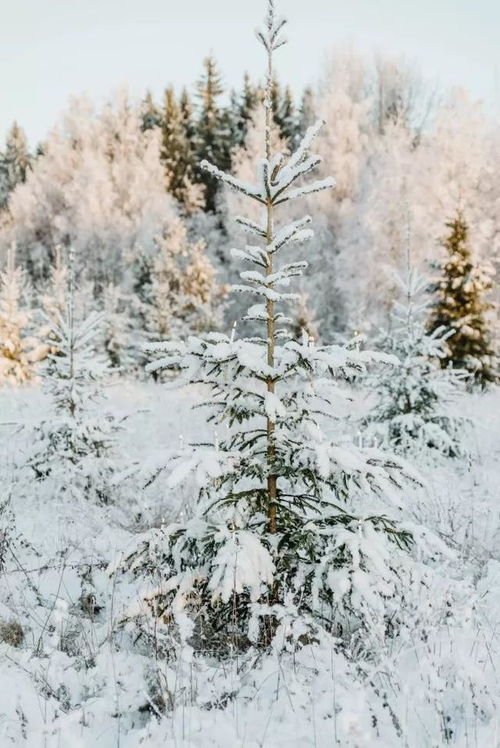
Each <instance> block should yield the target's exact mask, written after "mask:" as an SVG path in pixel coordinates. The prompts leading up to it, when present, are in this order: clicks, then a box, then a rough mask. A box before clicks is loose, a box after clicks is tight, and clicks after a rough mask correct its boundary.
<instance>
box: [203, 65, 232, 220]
mask: <svg viewBox="0 0 500 748" xmlns="http://www.w3.org/2000/svg"><path fill="white" fill-rule="evenodd" d="M196 88H197V95H198V100H199V113H198V119H197V130H196V136H197V159H198V163H200V162H201V161H202V160H203V159H208V160H209V161H211V162H212V163H215V164H217V166H218V167H219V168H221V169H224V168H227V166H228V163H229V151H230V145H229V143H228V138H227V134H228V128H227V120H226V114H225V112H224V109H223V108H222V107H221V106H220V104H219V99H220V97H221V96H222V94H223V93H224V87H223V85H222V79H221V76H220V74H219V71H218V69H217V63H216V61H215V58H214V57H213V56H212V55H210V56H209V57H206V58H205V60H204V61H203V75H202V76H201V78H200V79H199V81H198V83H197V86H196ZM198 179H199V181H201V182H202V183H203V184H204V185H205V205H206V210H208V211H212V212H214V211H215V209H216V195H217V181H216V180H215V179H214V177H213V176H212V175H211V174H207V173H205V172H203V171H199V172H198Z"/></svg>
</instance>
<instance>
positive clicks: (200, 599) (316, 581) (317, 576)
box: [125, 0, 411, 653]
mask: <svg viewBox="0 0 500 748" xmlns="http://www.w3.org/2000/svg"><path fill="white" fill-rule="evenodd" d="M284 23H285V22H284V20H280V19H278V18H277V17H276V15H275V11H274V3H273V2H272V0H269V3H268V15H267V18H266V26H265V30H264V31H261V32H259V34H258V38H259V40H260V41H261V43H262V44H263V46H264V48H265V50H266V56H267V61H268V71H267V86H266V96H265V108H266V129H265V135H264V139H265V157H264V158H263V159H262V160H261V161H260V163H259V166H258V170H257V181H256V182H253V183H251V182H243V181H241V180H238V179H236V178H234V177H232V176H230V175H229V174H227V173H225V172H222V171H221V170H220V169H218V168H217V167H216V166H215V165H213V164H211V163H209V162H208V161H205V162H204V163H203V168H204V169H206V170H207V171H208V172H209V173H211V174H212V175H213V176H214V177H217V178H218V179H220V180H221V181H222V182H223V183H225V184H226V185H228V186H229V187H232V188H234V189H235V190H237V191H238V192H240V193H242V194H243V195H245V196H246V197H247V198H248V201H249V202H251V201H253V202H255V203H257V204H258V205H259V206H260V207H261V216H260V220H258V221H254V220H250V219H247V218H243V217H240V218H238V219H237V220H238V222H239V223H240V225H241V226H243V227H244V228H245V229H246V230H247V231H248V233H249V234H250V235H251V237H252V244H250V245H248V246H247V247H246V248H245V249H242V250H234V254H235V255H236V256H237V257H238V258H239V259H241V260H243V261H244V262H246V263H249V264H250V266H253V269H252V270H246V271H244V272H242V273H241V279H242V281H243V284H242V285H239V286H236V287H235V288H234V290H235V291H237V292H241V293H245V294H246V293H248V294H250V295H251V296H252V297H253V298H254V299H255V301H256V302H257V303H256V304H255V305H253V306H251V307H250V309H249V310H248V314H247V318H248V319H250V320H252V321H253V322H255V323H257V324H259V325H260V326H261V328H263V332H262V334H261V335H260V336H259V337H254V338H251V339H250V338H241V339H240V338H238V337H237V336H236V334H235V332H234V331H233V334H232V335H231V336H227V335H223V334H212V335H208V336H206V337H205V338H195V337H192V338H189V340H188V341H187V342H186V343H185V344H179V343H175V342H167V343H158V344H157V345H155V346H151V350H152V351H154V352H155V353H156V354H159V355H160V356H162V358H161V359H160V360H158V361H156V362H155V363H153V364H151V365H150V367H149V368H150V371H159V370H163V369H167V370H168V369H171V370H174V371H178V370H181V371H183V372H184V374H185V379H186V381H187V382H190V383H202V384H204V385H205V386H206V387H208V388H209V390H210V392H211V397H210V401H209V403H207V404H206V405H207V406H210V408H211V412H212V415H211V419H212V420H213V422H214V423H215V424H217V429H221V430H220V431H219V435H217V433H216V436H215V440H214V443H213V444H195V445H191V446H189V447H186V448H183V449H181V450H179V451H175V452H173V453H172V454H171V455H170V460H169V461H168V467H169V468H170V469H171V471H172V472H171V474H170V477H169V480H168V485H169V487H170V488H172V489H176V490H177V487H178V486H180V485H181V484H187V485H192V486H193V491H196V493H197V495H198V505H197V509H196V513H195V517H194V518H193V519H192V520H189V521H188V522H187V523H182V524H171V525H169V526H167V527H164V528H161V529H160V530H158V531H153V533H152V535H151V536H150V537H149V538H147V539H146V540H145V541H144V542H142V541H141V544H140V546H139V548H138V550H137V552H134V553H133V554H132V555H131V557H130V558H129V559H128V560H127V561H126V564H125V565H126V566H132V567H133V569H134V571H135V573H137V574H143V573H144V572H152V574H153V577H155V575H156V574H157V573H158V570H159V569H160V570H161V572H160V573H161V578H162V579H163V580H165V581H162V583H161V585H160V587H159V588H156V589H155V591H153V592H152V593H151V594H150V595H149V596H148V600H147V604H148V608H149V609H150V610H151V611H152V613H153V615H155V616H156V617H159V618H161V620H168V619H169V618H170V619H171V618H173V619H174V620H175V621H176V622H177V623H178V624H180V626H181V634H182V636H183V638H184V639H186V638H187V639H188V640H190V641H191V643H193V644H194V645H195V646H196V645H197V646H200V647H202V648H203V649H205V650H206V649H209V648H215V649H216V650H217V651H218V652H219V653H220V652H228V651H231V648H234V649H239V648H240V647H245V646H248V644H249V643H250V642H253V643H255V644H257V645H261V646H262V645H263V646H266V645H268V644H269V643H270V642H271V641H272V640H273V639H274V634H275V633H276V631H277V627H279V626H280V625H282V628H281V634H282V635H283V636H282V637H281V641H283V639H287V638H288V637H290V638H291V639H292V640H294V641H295V642H297V641H298V640H300V638H301V637H303V636H304V635H307V634H309V635H310V634H311V632H314V631H317V630H318V629H319V628H323V629H326V630H328V631H336V632H339V631H341V630H342V626H347V627H348V626H349V623H348V616H349V615H354V616H355V617H356V620H357V621H358V624H357V625H360V624H361V625H363V624H365V625H366V626H367V627H373V628H374V629H377V630H378V631H379V632H380V631H381V630H385V623H384V622H383V621H384V609H385V605H386V602H387V601H388V600H389V599H390V597H391V594H392V592H393V591H394V590H395V585H396V584H397V574H396V572H395V570H394V564H393V562H392V560H393V559H394V555H395V554H398V553H402V548H403V547H405V546H407V545H408V544H409V543H410V540H411V539H410V537H409V535H408V533H407V532H405V531H404V530H402V529H398V527H397V517H396V519H395V520H391V519H389V518H388V516H387V512H388V511H391V512H392V513H393V515H394V513H395V514H396V515H397V514H398V512H397V511H396V510H395V509H394V507H393V506H392V508H391V509H389V507H391V500H392V499H390V498H389V497H388V494H389V493H392V490H391V489H394V490H397V489H398V488H401V487H402V486H403V485H405V481H407V480H410V479H411V471H409V469H408V468H407V467H405V466H404V464H403V463H402V462H399V461H398V460H397V459H396V458H393V457H389V456H387V455H384V454H383V453H381V452H379V451H377V450H373V449H365V450H363V449H360V448H358V447H356V446H355V445H354V444H353V442H352V440H351V439H350V438H349V435H348V434H346V433H345V428H344V427H345V422H344V419H343V418H342V412H343V406H342V403H343V402H344V403H345V400H346V398H347V399H348V395H347V393H346V392H345V391H344V389H343V388H342V385H341V383H340V380H342V379H343V378H345V377H347V376H349V375H350V374H353V373H356V372H362V371H363V370H364V368H365V364H366V363H367V362H371V361H373V360H376V359H377V354H370V353H367V352H359V351H358V350H356V349H349V348H347V347H340V346H321V347H319V346H318V347H316V346H315V345H314V343H313V342H312V341H310V340H309V338H308V336H307V334H306V335H303V336H302V339H301V341H299V342H297V341H293V340H291V336H290V333H289V332H288V331H287V325H288V323H289V320H287V319H286V318H284V316H283V314H282V313H281V312H280V311H279V307H280V305H281V304H283V303H290V302H296V301H297V296H296V295H295V294H292V293H289V292H288V291H285V292H283V291H282V290H281V288H282V287H285V289H286V287H288V286H289V284H290V281H291V280H292V279H293V278H295V277H297V276H300V275H301V273H302V271H303V269H304V268H305V266H306V264H307V263H305V262H292V263H286V262H285V264H278V263H277V258H278V257H279V256H280V253H281V252H283V251H284V250H285V249H290V245H291V244H294V243H297V242H299V243H300V242H303V241H306V240H307V239H309V238H310V237H311V235H312V232H311V230H310V229H309V228H308V226H309V223H310V221H311V219H310V218H309V216H304V217H303V218H301V219H299V220H296V221H294V222H293V223H291V224H288V225H283V226H278V225H277V224H276V211H277V208H278V206H281V205H283V204H284V203H287V202H288V201H292V200H297V199H299V198H301V197H303V196H305V195H310V194H312V193H316V192H319V191H321V190H324V189H328V188H331V187H332V186H333V180H332V179H324V180H320V181H315V182H312V183H309V184H307V183H304V182H303V181H302V180H303V178H304V177H305V176H306V175H307V174H309V173H310V172H311V171H312V170H313V169H314V168H315V167H316V166H317V165H318V163H319V160H320V159H319V158H318V157H316V156H314V155H310V148H311V144H312V141H313V138H314V137H315V135H316V134H317V132H318V130H319V129H320V127H321V123H318V124H317V125H315V126H314V127H312V128H310V129H309V130H308V131H307V133H306V135H305V137H304V139H303V140H302V142H301V144H300V145H299V147H298V149H297V150H296V151H295V152H294V153H293V154H292V155H291V156H290V157H288V158H285V156H283V155H282V154H279V153H274V152H273V151H272V149H271V124H272V118H273V112H272V106H271V87H272V81H273V56H274V52H275V51H276V50H277V49H278V48H279V47H281V46H282V44H283V43H284V40H283V38H282V35H281V32H282V28H283V25H284ZM299 180H300V185H301V186H296V185H297V182H298V181H299ZM382 359H384V357H383V356H382ZM324 418H326V419H328V418H330V419H331V426H332V432H335V436H333V437H332V435H331V433H332V432H330V434H329V435H328V436H327V435H326V433H325V432H324V431H323V430H322V426H321V423H322V422H323V419H324ZM391 559H392V560H391ZM158 625H161V622H158Z"/></svg>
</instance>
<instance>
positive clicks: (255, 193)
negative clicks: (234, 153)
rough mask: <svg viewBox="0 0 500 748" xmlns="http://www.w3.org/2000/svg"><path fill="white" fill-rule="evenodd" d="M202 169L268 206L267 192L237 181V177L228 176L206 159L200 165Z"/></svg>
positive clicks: (239, 180)
mask: <svg viewBox="0 0 500 748" xmlns="http://www.w3.org/2000/svg"><path fill="white" fill-rule="evenodd" d="M200 168H201V169H203V171H206V172H208V174H211V175H212V176H213V177H215V178H216V179H219V180H220V181H221V182H224V183H225V184H227V185H229V186H230V187H232V188H233V189H234V190H237V191H238V192H242V193H243V194H244V195H246V196H247V197H251V198H253V199H254V200H258V201H259V202H260V203H263V204H264V205H265V204H266V200H265V192H263V191H262V188H259V187H256V186H255V185H252V184H249V183H248V182H243V181H242V180H241V179H237V178H236V177H233V176H232V175H231V174H227V172H225V171H222V170H221V169H219V168H218V167H217V166H215V165H214V164H211V163H210V161H207V160H206V159H203V161H201V163H200Z"/></svg>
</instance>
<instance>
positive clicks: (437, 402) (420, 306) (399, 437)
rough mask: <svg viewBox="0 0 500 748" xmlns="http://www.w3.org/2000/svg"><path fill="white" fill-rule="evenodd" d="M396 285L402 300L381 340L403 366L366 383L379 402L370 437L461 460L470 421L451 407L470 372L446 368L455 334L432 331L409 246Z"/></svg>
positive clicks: (370, 418) (424, 285) (367, 425)
mask: <svg viewBox="0 0 500 748" xmlns="http://www.w3.org/2000/svg"><path fill="white" fill-rule="evenodd" d="M396 284H397V286H398V287H399V290H400V298H401V301H396V302H395V303H394V307H393V312H392V315H391V326H390V328H389V329H388V330H386V331H385V332H384V333H383V334H382V335H381V336H380V337H379V339H378V341H377V342H378V347H380V349H381V350H383V351H385V352H386V353H389V354H393V355H395V356H396V357H397V358H398V359H399V362H400V365H399V366H389V367H380V368H379V369H377V370H375V371H373V372H370V373H369V374H368V376H367V377H366V379H365V385H366V386H367V388H368V390H369V391H371V392H375V393H376V395H377V398H378V400H377V403H376V405H375V406H374V407H373V408H372V410H370V412H369V413H368V414H367V416H366V417H365V418H364V420H363V426H364V438H368V440H369V441H371V442H373V441H374V442H375V443H377V444H379V445H381V446H382V447H384V448H387V449H392V450H394V451H395V452H397V453H398V454H403V455H407V456H408V455H417V454H418V455H419V456H421V457H424V458H425V457H426V456H429V455H431V454H438V453H439V454H442V455H445V456H447V457H457V456H460V455H462V454H463V451H464V448H463V436H464V428H465V427H466V425H467V423H466V420H465V419H463V418H460V417H459V416H458V415H451V414H450V406H451V404H452V402H453V401H454V400H456V398H457V397H458V396H459V395H460V389H461V386H462V385H463V379H464V376H465V375H466V372H459V371H457V370H454V369H450V368H447V369H442V368H441V367H440V364H439V361H440V360H441V358H442V357H444V356H445V351H446V346H447V341H448V338H449V335H450V332H449V330H446V329H445V328H443V327H441V328H437V329H435V330H434V331H433V332H432V333H431V332H429V331H428V330H427V329H426V317H427V312H428V306H429V298H428V295H427V289H428V280H427V279H426V278H424V277H422V276H421V275H419V273H418V272H417V271H416V270H415V268H414V267H412V263H411V257H410V250H409V246H408V251H407V259H406V269H405V272H404V273H403V274H401V275H399V276H396ZM455 412H456V409H455Z"/></svg>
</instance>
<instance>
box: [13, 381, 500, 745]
mask: <svg viewBox="0 0 500 748" xmlns="http://www.w3.org/2000/svg"><path fill="white" fill-rule="evenodd" d="M108 394H109V401H110V404H111V406H112V410H113V412H114V413H115V415H116V416H117V417H119V418H121V417H126V420H125V421H124V422H123V426H124V429H123V431H122V432H121V433H120V435H119V450H118V452H119V462H120V466H121V470H122V471H123V475H124V478H123V489H122V491H121V494H122V499H121V501H120V502H119V503H117V504H115V505H112V506H98V505H95V504H89V503H86V502H83V503H82V502H80V503H78V502H75V503H67V502H60V501H59V502H58V501H57V500H55V499H54V497H53V494H51V492H50V491H48V490H47V489H46V488H45V489H44V487H43V485H41V484H36V483H35V482H34V481H33V480H32V479H30V477H29V476H28V475H26V474H25V473H24V472H23V471H22V470H19V469H17V468H16V465H18V464H20V463H22V460H23V455H24V454H25V452H26V450H27V449H29V440H30V436H29V435H30V430H31V428H32V427H33V425H34V424H35V423H37V422H38V421H39V420H40V418H41V417H42V416H43V413H44V410H46V408H47V403H46V401H45V399H44V397H43V396H42V394H41V393H40V390H39V388H38V387H37V386H36V385H35V386H32V387H27V388H18V389H12V390H9V389H5V388H4V389H2V390H0V414H1V418H0V428H1V442H0V445H1V446H0V449H1V456H0V464H1V469H2V475H1V485H2V504H3V510H2V533H3V534H2V536H1V538H2V547H3V551H4V553H3V558H4V566H3V568H2V573H1V577H0V580H1V591H0V600H1V607H0V637H1V639H2V643H1V644H0V668H1V669H0V691H1V693H2V703H1V707H0V744H1V745H2V746H8V745H16V746H21V745H23V746H24V745H26V746H33V748H39V747H40V746H47V748H52V747H53V746H54V747H55V746H64V748H76V747H77V746H96V748H100V747H101V746H102V747H103V748H111V747H115V746H121V747H122V748H129V747H130V748H131V747H132V746H140V745H147V746H200V747H201V746H248V748H250V747H252V748H253V747H255V748H256V747H257V746H268V747H269V748H274V747H276V748H278V746H283V747H284V746H297V747H299V746H318V747H319V748H323V747H324V748H326V747H327V746H334V745H339V746H352V747H353V748H355V747H357V748H361V747H364V746H366V747H368V746H370V747H371V746H380V747H381V748H391V747H392V746H409V747H411V748H413V747H415V748H422V747H424V746H425V747H426V746H429V748H430V747H431V746H432V747H434V746H443V745H454V746H455V745H456V746H464V747H470V748H486V747H490V746H491V747H493V746H498V745H500V710H499V708H500V683H499V665H500V656H499V655H500V628H499V627H500V551H499V548H500V545H499V540H500V519H499V506H500V502H499V498H500V497H499V490H498V486H499V478H500V439H499V434H500V392H499V391H498V390H496V391H491V392H490V393H487V394H484V395H474V396H472V395H469V396H467V397H466V399H465V401H464V402H463V403H462V404H461V408H463V409H464V410H465V411H466V412H467V415H469V416H470V418H471V419H472V421H473V428H472V430H471V432H470V435H469V437H468V444H467V447H468V451H469V454H470V456H469V458H468V459H466V460H460V461H457V460H453V459H447V460H445V459H442V460H440V461H439V462H438V463H436V464H434V465H433V466H429V465H425V466H421V469H422V472H424V473H425V476H424V477H425V479H426V486H425V488H424V489H418V490H412V491H409V492H408V493H407V495H406V496H405V501H406V502H408V505H409V506H410V508H411V514H412V515H413V516H414V517H415V520H416V521H418V522H419V523H421V524H422V525H424V526H426V527H427V528H429V529H430V530H431V531H433V532H434V533H435V534H436V536H437V538H438V539H439V540H440V542H441V543H442V546H438V545H437V544H436V543H437V541H432V543H430V544H429V545H430V547H429V550H428V552H427V553H423V555H422V558H421V559H418V558H417V559H416V563H415V565H414V566H413V567H412V569H413V570H412V578H411V579H409V580H408V584H409V589H408V594H407V595H406V597H405V609H404V610H401V611H400V612H399V622H398V625H397V626H395V631H396V633H395V635H394V636H392V637H391V636H389V637H388V636H384V637H381V639H380V641H378V642H375V641H374V642H371V643H368V646H364V647H363V648H360V649H359V651H358V650H357V649H356V642H355V641H353V647H352V648H349V647H335V646H334V642H333V640H330V641H329V642H326V641H325V642H322V641H317V642H314V643H310V642H306V643H305V644H304V646H303V647H301V648H300V649H299V651H297V652H287V651H286V649H285V650H284V651H281V652H279V653H278V652H276V653H264V652H262V651H261V652H258V651H250V652H244V653H241V654H240V655H238V657H236V658H233V659H227V660H226V661H224V660H223V661H220V660H219V661H217V660H216V659H215V658H211V657H210V656H209V654H207V655H206V656H204V655H203V654H200V653H193V651H192V650H191V649H190V648H189V647H185V649H184V650H183V651H180V652H179V651H178V652H177V655H176V657H175V658H171V659H169V658H168V657H167V658H166V659H158V660H156V661H155V659H154V657H151V656H150V655H148V653H147V651H146V649H145V648H144V646H143V643H142V642H141V641H135V640H134V637H133V636H132V635H131V631H130V629H127V627H126V626H124V625H122V624H123V620H124V618H125V617H126V616H127V615H128V611H130V610H131V609H133V608H134V606H137V605H140V604H141V603H140V598H139V593H138V588H136V586H135V585H136V583H135V582H133V581H131V580H130V578H129V577H127V576H125V575H122V574H120V573H115V572H114V571H113V570H114V569H115V568H116V566H117V564H118V562H119V559H120V558H122V557H123V556H124V555H126V554H127V549H128V548H129V547H131V546H133V545H134V542H135V540H136V538H137V535H138V533H139V532H141V531H143V530H144V529H146V528H149V527H152V526H160V525H162V524H163V525H165V524H168V523H169V522H171V521H175V520H176V519H178V518H179V517H180V516H183V515H189V513H190V505H189V497H188V496H186V495H183V494H182V493H180V492H179V491H178V490H169V489H168V487H167V486H166V485H165V483H162V481H161V479H160V480H158V481H156V483H154V484H153V485H152V486H150V487H148V488H146V489H145V490H141V489H140V487H139V484H140V480H138V478H137V477H135V478H133V479H130V477H127V476H129V474H130V472H133V468H134V466H137V465H140V466H141V469H144V466H151V467H152V466H154V465H155V464H156V462H160V461H161V455H162V451H165V450H166V449H168V448H169V447H171V446H172V445H177V444H179V442H182V441H183V440H187V441H189V440H190V439H197V440H199V439H200V437H206V438H207V439H211V438H213V434H211V433H210V427H207V426H206V425H205V423H204V419H203V415H202V413H201V412H200V411H198V410H194V411H192V410H191V405H192V403H193V400H194V393H193V392H192V391H188V392H187V393H186V391H182V390H178V389H172V387H171V386H170V385H160V384H153V383H143V384H141V383H133V382H123V381H121V382H118V383H116V384H115V385H114V386H113V387H112V388H111V389H110V391H109V393H108ZM134 475H136V474H135V473H134ZM423 545H425V544H423ZM423 545H422V544H421V545H420V547H423ZM137 584H139V582H137ZM365 644H367V643H366V642H365ZM155 689H161V691H162V693H163V694H164V695H165V694H168V704H167V708H166V709H165V708H161V709H160V707H159V706H157V704H156V703H155V695H154V694H155Z"/></svg>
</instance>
